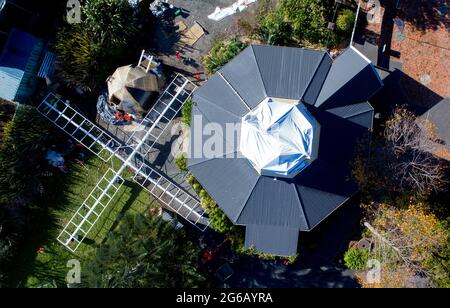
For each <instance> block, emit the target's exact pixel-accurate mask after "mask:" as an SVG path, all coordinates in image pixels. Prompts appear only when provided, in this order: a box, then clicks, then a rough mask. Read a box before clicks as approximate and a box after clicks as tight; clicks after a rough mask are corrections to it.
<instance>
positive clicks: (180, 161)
mask: <svg viewBox="0 0 450 308" xmlns="http://www.w3.org/2000/svg"><path fill="white" fill-rule="evenodd" d="M175 165H176V166H177V168H178V169H180V170H181V171H188V168H187V158H186V155H184V154H181V155H180V156H178V157H177V158H175Z"/></svg>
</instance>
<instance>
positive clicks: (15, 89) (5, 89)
mask: <svg viewBox="0 0 450 308" xmlns="http://www.w3.org/2000/svg"><path fill="white" fill-rule="evenodd" d="M41 48H42V40H40V39H39V38H37V37H35V36H33V35H31V34H29V33H26V32H23V31H20V30H17V29H12V30H11V31H10V33H9V35H8V39H7V41H6V43H5V46H4V47H3V51H2V53H1V55H0V83H1V87H0V97H2V98H4V99H7V100H11V101H16V100H20V99H21V98H23V97H26V95H27V94H28V92H29V91H28V88H29V86H30V84H31V83H30V82H29V80H30V78H32V77H33V76H32V75H33V74H35V72H34V71H35V69H36V66H37V62H38V60H39V56H40V51H41Z"/></svg>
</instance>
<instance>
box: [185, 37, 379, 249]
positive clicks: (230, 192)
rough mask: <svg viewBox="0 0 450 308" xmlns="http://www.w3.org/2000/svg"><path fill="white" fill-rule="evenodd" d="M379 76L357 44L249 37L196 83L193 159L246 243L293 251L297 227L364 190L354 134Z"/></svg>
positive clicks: (361, 129)
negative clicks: (334, 49)
mask: <svg viewBox="0 0 450 308" xmlns="http://www.w3.org/2000/svg"><path fill="white" fill-rule="evenodd" d="M382 86H383V82H382V80H381V78H380V76H379V75H378V73H377V71H376V69H375V67H374V65H373V64H372V63H371V62H370V60H369V59H367V58H366V57H365V56H364V55H363V54H361V53H360V52H359V51H358V50H357V49H356V48H354V47H349V48H348V49H346V50H345V51H344V52H343V53H342V54H341V55H340V56H338V57H337V58H336V59H334V60H333V59H332V58H331V57H330V55H329V54H328V53H327V52H324V51H317V50H307V49H300V48H290V47H276V46H257V45H252V46H249V47H248V48H247V49H245V50H244V51H243V52H242V53H240V54H239V55H238V56H237V57H235V58H234V59H233V60H232V61H231V62H229V63H228V64H227V65H225V66H224V67H223V68H222V69H220V70H219V71H218V72H217V73H216V74H214V75H213V76H212V77H211V78H210V79H209V80H208V81H207V82H206V83H205V84H204V85H203V86H202V87H200V88H199V89H198V90H197V91H196V92H194V94H193V108H192V119H191V133H190V153H189V156H190V158H189V160H188V168H189V170H190V171H191V172H192V174H193V175H194V176H195V177H196V178H197V179H198V181H199V182H200V184H201V185H202V186H203V187H204V188H205V189H206V191H207V192H208V193H209V194H210V195H211V197H213V198H214V199H215V201H216V202H217V204H218V205H219V206H220V207H221V209H222V210H223V211H224V212H225V214H226V215H227V216H228V218H229V219H230V220H231V221H232V222H233V223H235V224H237V225H243V226H245V227H246V233H245V247H246V248H250V247H254V249H255V250H256V251H259V252H264V253H270V254H274V255H280V256H290V255H295V254H296V253H297V245H298V238H299V231H310V230H312V229H313V228H314V227H316V226H317V225H318V224H320V223H321V222H322V221H323V220H324V219H326V218H327V217H328V216H329V215H330V214H331V213H333V212H334V211H335V210H336V209H337V208H339V207H340V206H341V205H342V204H344V203H345V202H346V201H347V200H348V199H349V198H350V197H351V196H353V195H354V194H355V193H356V192H357V190H358V187H357V185H356V183H355V182H354V181H353V180H352V177H351V162H352V159H353V155H354V149H355V144H356V142H357V140H358V139H359V138H360V137H361V136H363V135H364V134H366V133H367V132H368V131H371V129H372V125H373V116H374V109H373V108H372V106H371V105H370V104H369V102H368V99H369V98H370V97H371V96H372V95H373V94H374V93H376V92H377V91H378V90H379V89H380V88H381V87H382ZM230 126H231V127H236V129H235V130H230V129H229V127H230Z"/></svg>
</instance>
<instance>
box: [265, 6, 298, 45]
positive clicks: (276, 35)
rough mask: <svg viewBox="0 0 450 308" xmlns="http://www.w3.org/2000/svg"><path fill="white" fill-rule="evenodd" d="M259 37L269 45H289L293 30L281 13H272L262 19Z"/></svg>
mask: <svg viewBox="0 0 450 308" xmlns="http://www.w3.org/2000/svg"><path fill="white" fill-rule="evenodd" d="M258 37H259V39H261V40H262V41H263V42H264V43H266V44H269V45H287V44H288V43H289V41H290V38H291V28H290V26H289V24H288V23H287V22H285V20H284V18H283V15H282V14H281V12H280V11H276V10H274V11H272V12H269V13H268V14H267V15H265V16H264V17H262V18H261V21H260V26H259V29H258Z"/></svg>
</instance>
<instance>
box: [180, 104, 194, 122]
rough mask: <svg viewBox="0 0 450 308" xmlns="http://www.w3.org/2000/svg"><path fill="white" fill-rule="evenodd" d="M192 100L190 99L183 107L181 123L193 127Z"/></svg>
mask: <svg viewBox="0 0 450 308" xmlns="http://www.w3.org/2000/svg"><path fill="white" fill-rule="evenodd" d="M192 104H193V103H192V99H190V98H189V99H188V100H187V101H186V102H185V103H184V105H183V107H181V121H182V122H183V123H184V124H186V125H187V126H190V125H191V114H192Z"/></svg>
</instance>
